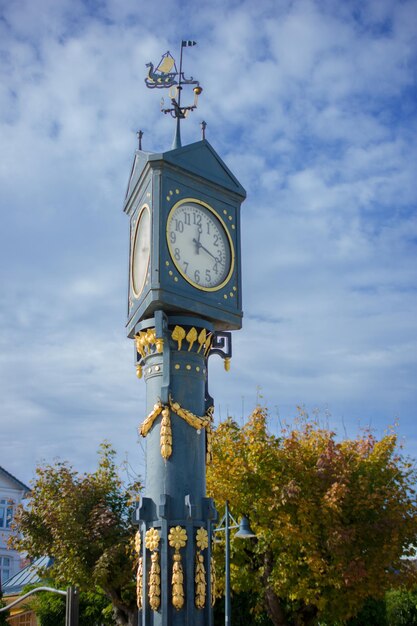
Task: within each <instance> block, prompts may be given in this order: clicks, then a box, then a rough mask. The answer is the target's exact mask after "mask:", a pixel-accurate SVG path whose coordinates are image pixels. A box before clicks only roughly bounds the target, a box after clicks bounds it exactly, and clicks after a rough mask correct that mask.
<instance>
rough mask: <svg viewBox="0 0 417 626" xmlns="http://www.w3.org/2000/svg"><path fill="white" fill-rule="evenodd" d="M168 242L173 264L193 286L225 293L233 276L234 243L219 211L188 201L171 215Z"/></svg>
mask: <svg viewBox="0 0 417 626" xmlns="http://www.w3.org/2000/svg"><path fill="white" fill-rule="evenodd" d="M167 242H168V248H169V252H170V254H171V258H172V261H173V263H174V265H175V266H176V268H177V270H178V271H179V273H180V274H181V275H182V276H183V278H185V280H187V281H188V282H189V283H190V284H191V285H193V286H194V287H197V289H202V290H203V291H216V290H217V289H221V287H223V286H224V285H225V284H226V283H227V282H228V280H229V279H230V276H231V274H232V272H233V265H234V252H233V242H232V239H231V237H230V235H229V232H228V230H227V228H226V226H225V225H224V223H223V222H222V220H221V218H220V217H219V216H218V215H217V213H215V211H214V210H213V209H212V208H211V207H210V206H209V205H208V204H205V203H204V202H202V201H200V200H194V199H191V198H187V199H185V200H181V201H180V202H178V203H177V204H176V205H175V206H174V207H173V208H172V209H171V211H170V213H169V215H168V221H167Z"/></svg>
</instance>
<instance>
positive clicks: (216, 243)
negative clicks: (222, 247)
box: [213, 235, 219, 248]
mask: <svg viewBox="0 0 417 626" xmlns="http://www.w3.org/2000/svg"><path fill="white" fill-rule="evenodd" d="M213 246H216V248H218V246H219V235H214V242H213Z"/></svg>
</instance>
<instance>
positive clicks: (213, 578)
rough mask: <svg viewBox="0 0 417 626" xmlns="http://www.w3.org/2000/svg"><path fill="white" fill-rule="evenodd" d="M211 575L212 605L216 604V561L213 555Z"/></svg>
mask: <svg viewBox="0 0 417 626" xmlns="http://www.w3.org/2000/svg"><path fill="white" fill-rule="evenodd" d="M210 575H211V580H210V588H211V606H214V605H215V604H216V563H215V561H214V558H213V557H211V561H210Z"/></svg>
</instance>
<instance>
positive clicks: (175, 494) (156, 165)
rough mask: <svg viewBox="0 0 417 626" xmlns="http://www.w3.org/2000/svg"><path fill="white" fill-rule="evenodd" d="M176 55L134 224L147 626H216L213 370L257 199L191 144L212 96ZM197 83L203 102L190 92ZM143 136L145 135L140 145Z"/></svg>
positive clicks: (134, 199)
mask: <svg viewBox="0 0 417 626" xmlns="http://www.w3.org/2000/svg"><path fill="white" fill-rule="evenodd" d="M194 43H195V42H182V45H181V55H180V69H179V71H178V72H177V70H176V64H175V61H174V59H173V57H172V56H171V55H170V53H169V52H168V53H166V54H165V55H163V57H162V59H161V62H160V63H159V65H158V66H157V68H156V69H154V67H153V64H152V63H150V64H148V67H150V69H149V72H148V76H147V78H146V79H145V82H146V84H147V86H148V87H150V88H166V87H168V88H169V89H170V98H171V108H170V109H162V110H163V111H164V112H165V113H171V115H172V116H173V117H174V118H175V119H176V132H175V137H174V145H173V147H172V149H170V150H168V151H167V152H163V153H151V152H145V151H143V150H142V145H141V140H140V142H139V149H138V150H137V151H136V152H135V155H134V159H133V165H132V169H131V173H130V177H129V182H128V188H127V192H126V197H125V201H124V211H125V213H126V214H127V215H128V216H129V218H130V253H129V289H128V311H127V335H128V337H129V338H131V339H133V341H134V357H135V365H136V370H137V375H138V377H139V378H142V377H143V378H144V380H145V383H146V396H147V407H146V411H144V418H143V421H142V424H141V426H140V428H139V432H140V434H141V436H143V437H146V446H147V453H146V480H145V484H146V487H145V495H144V497H143V498H142V501H141V504H140V507H139V508H138V510H137V511H136V513H135V515H136V523H137V524H138V532H137V536H136V549H137V553H138V561H139V567H138V572H137V598H138V609H139V621H138V624H140V625H141V626H210V625H212V605H213V603H214V578H215V576H214V565H213V562H212V558H211V541H212V529H213V523H214V522H215V521H216V519H217V512H216V510H215V506H214V503H213V501H212V500H211V499H210V498H207V496H206V484H205V476H206V464H207V463H210V462H211V431H212V422H213V411H214V409H213V399H212V398H211V397H210V395H209V390H208V361H209V358H210V356H212V355H213V354H218V355H220V356H221V357H222V358H224V362H225V368H226V369H228V367H229V363H230V357H231V332H230V331H232V330H237V329H239V328H241V325H242V294H241V262H240V205H241V203H242V201H243V200H244V198H245V196H246V193H245V190H244V189H243V187H242V186H241V184H240V183H239V182H238V180H237V179H236V178H235V176H234V175H233V174H232V173H231V171H230V170H229V169H228V167H227V166H226V164H225V163H224V162H223V161H222V159H221V158H220V156H219V155H218V154H217V153H216V151H215V150H214V148H213V147H212V146H211V145H210V143H209V142H208V141H207V140H206V139H205V137H204V130H205V124H204V125H203V139H202V140H201V141H198V142H196V143H192V144H190V145H187V146H182V145H181V140H180V121H181V119H183V118H184V117H185V115H186V113H187V112H189V111H190V110H193V109H194V108H195V107H196V104H197V97H198V95H199V94H200V93H201V91H202V89H201V87H200V85H199V83H198V81H195V80H194V79H185V78H184V74H183V72H182V54H183V48H185V47H187V46H188V45H194ZM190 84H191V85H194V89H193V91H194V95H195V100H194V104H193V105H191V106H189V107H184V106H182V105H181V101H180V98H181V91H182V89H183V88H184V86H186V85H190ZM140 139H141V136H140Z"/></svg>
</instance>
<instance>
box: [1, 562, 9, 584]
mask: <svg viewBox="0 0 417 626" xmlns="http://www.w3.org/2000/svg"><path fill="white" fill-rule="evenodd" d="M10 566H11V559H10V557H8V556H0V580H1V581H2V582H3V583H4V582H6V580H8V579H9V578H10V574H11V572H10Z"/></svg>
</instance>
